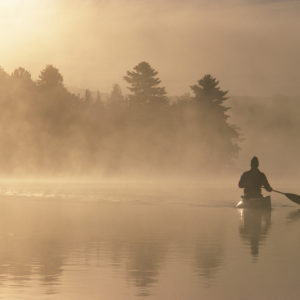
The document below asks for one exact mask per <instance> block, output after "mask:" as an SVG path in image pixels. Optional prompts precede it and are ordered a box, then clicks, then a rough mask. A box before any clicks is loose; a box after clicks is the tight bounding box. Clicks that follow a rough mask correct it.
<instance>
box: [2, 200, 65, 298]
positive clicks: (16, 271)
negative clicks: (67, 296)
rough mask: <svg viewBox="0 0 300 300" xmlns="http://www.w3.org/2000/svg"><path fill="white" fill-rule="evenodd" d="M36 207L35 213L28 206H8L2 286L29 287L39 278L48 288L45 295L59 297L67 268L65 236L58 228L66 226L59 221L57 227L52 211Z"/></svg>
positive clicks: (6, 207)
mask: <svg viewBox="0 0 300 300" xmlns="http://www.w3.org/2000/svg"><path fill="white" fill-rule="evenodd" d="M15 204H17V203H15ZM34 204H35V205H36V208H35V209H34V208H33V206H31V205H28V203H27V204H25V205H24V204H22V209H20V208H19V207H17V205H14V203H13V204H9V205H4V208H5V214H2V215H1V217H0V237H1V246H0V284H1V283H2V284H3V282H5V281H6V280H10V281H12V282H13V283H14V284H17V285H22V286H23V285H24V286H26V282H28V281H30V280H32V277H33V276H36V275H38V277H39V278H40V280H41V284H42V285H45V286H47V289H46V291H45V293H56V291H55V287H56V285H57V284H58V283H59V277H60V276H61V273H62V266H63V265H64V256H63V243H64V233H63V230H61V229H60V230H58V228H59V227H61V228H63V227H64V225H63V222H61V221H62V220H60V218H59V217H58V218H57V219H56V223H54V224H53V220H52V221H50V219H51V218H49V215H48V213H49V210H47V211H43V210H42V209H40V208H41V207H40V206H39V205H38V204H37V203H34ZM2 205H3V202H2ZM2 208H3V206H2ZM49 222H51V223H49Z"/></svg>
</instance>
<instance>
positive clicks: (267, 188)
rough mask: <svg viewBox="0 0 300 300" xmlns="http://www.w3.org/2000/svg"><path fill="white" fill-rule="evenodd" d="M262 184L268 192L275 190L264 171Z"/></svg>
mask: <svg viewBox="0 0 300 300" xmlns="http://www.w3.org/2000/svg"><path fill="white" fill-rule="evenodd" d="M262 186H263V187H264V188H265V189H266V190H267V191H268V192H272V190H273V189H272V188H271V186H270V184H269V181H268V179H267V177H266V175H265V174H263V173H262Z"/></svg>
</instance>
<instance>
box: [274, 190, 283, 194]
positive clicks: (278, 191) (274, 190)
mask: <svg viewBox="0 0 300 300" xmlns="http://www.w3.org/2000/svg"><path fill="white" fill-rule="evenodd" d="M272 192H275V193H278V194H282V195H285V194H286V193H283V192H280V191H276V190H272Z"/></svg>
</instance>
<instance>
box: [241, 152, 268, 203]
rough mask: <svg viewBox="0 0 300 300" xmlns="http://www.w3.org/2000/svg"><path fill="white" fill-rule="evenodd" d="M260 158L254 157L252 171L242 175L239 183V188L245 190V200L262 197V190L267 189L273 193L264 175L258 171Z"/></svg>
mask: <svg viewBox="0 0 300 300" xmlns="http://www.w3.org/2000/svg"><path fill="white" fill-rule="evenodd" d="M258 165H259V162H258V158H257V157H256V156H254V157H253V158H252V159H251V169H250V170H249V171H246V172H244V173H243V174H242V176H241V179H240V181H239V187H240V188H243V189H244V196H245V198H260V197H262V194H261V188H262V187H263V188H265V189H266V190H267V191H268V192H272V188H271V186H270V184H269V182H268V179H267V177H266V175H265V174H264V173H262V172H261V171H260V170H259V169H258Z"/></svg>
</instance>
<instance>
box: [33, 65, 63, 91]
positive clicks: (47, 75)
mask: <svg viewBox="0 0 300 300" xmlns="http://www.w3.org/2000/svg"><path fill="white" fill-rule="evenodd" d="M37 83H38V86H40V87H43V88H50V89H51V88H55V87H63V77H62V75H61V74H60V72H59V70H58V69H57V68H55V67H53V66H52V65H48V66H46V68H45V69H44V70H42V71H41V74H40V76H39V79H38V82H37Z"/></svg>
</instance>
